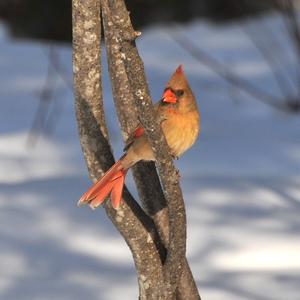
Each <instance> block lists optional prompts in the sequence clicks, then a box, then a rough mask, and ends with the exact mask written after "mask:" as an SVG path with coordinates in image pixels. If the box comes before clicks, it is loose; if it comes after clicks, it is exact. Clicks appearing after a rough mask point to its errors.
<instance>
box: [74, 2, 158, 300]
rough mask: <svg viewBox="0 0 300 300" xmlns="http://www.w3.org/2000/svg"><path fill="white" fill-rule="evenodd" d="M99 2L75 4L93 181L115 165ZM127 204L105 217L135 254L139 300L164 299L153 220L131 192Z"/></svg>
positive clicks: (79, 104)
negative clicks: (106, 109)
mask: <svg viewBox="0 0 300 300" xmlns="http://www.w3.org/2000/svg"><path fill="white" fill-rule="evenodd" d="M100 28H101V27H100V1H94V0H88V1H87V0H73V47H74V52H73V67H74V84H75V95H76V113H77V122H78V129H79V135H80V142H81V145H82V150H83V153H84V156H85V159H86V163H87V166H88V169H89V173H90V176H91V178H92V180H93V181H95V180H97V178H99V177H100V176H102V175H103V172H104V171H105V170H107V169H108V168H109V167H110V166H111V165H112V164H113V162H114V159H113V155H112V152H111V148H110V144H109V139H108V133H107V128H106V125H105V119H104V111H103V99H102V93H101V64H100V56H101V51H100ZM124 199H125V203H124V204H123V205H122V207H121V208H120V209H119V210H114V209H113V208H112V207H111V205H110V203H109V202H107V204H106V205H105V209H106V212H107V215H108V216H109V218H110V219H111V221H112V222H113V223H114V225H115V226H116V227H117V229H118V230H119V232H120V233H121V234H122V236H123V237H124V239H125V241H126V243H127V244H128V246H129V247H130V249H131V252H132V254H133V258H134V262H135V265H136V270H137V273H138V279H139V280H138V282H139V289H140V298H141V299H160V298H161V297H162V296H161V295H160V293H161V291H162V288H161V287H162V286H164V283H163V276H162V275H163V274H162V264H161V261H162V257H163V256H164V251H163V247H162V245H161V243H160V240H159V237H158V234H157V231H156V229H155V226H154V224H153V221H152V220H151V218H149V217H148V216H147V215H146V214H145V213H144V212H143V210H142V209H141V208H140V207H139V206H138V205H137V204H136V202H135V201H134V200H133V199H132V197H131V196H130V195H129V193H128V192H127V191H125V193H124Z"/></svg>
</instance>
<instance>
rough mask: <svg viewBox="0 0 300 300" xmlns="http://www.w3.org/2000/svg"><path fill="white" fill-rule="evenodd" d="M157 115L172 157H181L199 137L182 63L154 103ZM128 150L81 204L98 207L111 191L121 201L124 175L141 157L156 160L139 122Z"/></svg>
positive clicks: (195, 110) (116, 201)
mask: <svg viewBox="0 0 300 300" xmlns="http://www.w3.org/2000/svg"><path fill="white" fill-rule="evenodd" d="M154 110H155V114H156V117H157V118H159V120H160V121H161V127H162V131H163V133H164V135H165V138H166V141H167V143H168V146H169V148H170V152H171V154H172V156H173V157H179V156H180V155H182V154H183V153H184V152H185V151H186V150H187V149H189V148H190V147H191V146H192V145H193V144H194V143H195V141H196V139H197V136H198V133H199V120H200V116H199V112H198V108H197V104H196V100H195V97H194V95H193V92H192V90H191V88H190V86H189V84H188V82H187V79H186V77H185V75H184V73H183V68H182V65H180V66H179V67H178V68H177V69H176V71H175V72H174V74H173V75H172V77H171V79H170V81H169V82H168V83H167V85H166V88H165V90H164V93H163V97H162V99H161V100H160V101H159V102H158V103H156V105H155V106H154ZM124 151H125V154H124V155H123V156H122V157H121V158H120V160H118V161H117V162H116V163H115V164H114V165H113V166H112V167H111V168H110V169H109V170H108V171H107V172H106V173H105V174H104V176H103V177H102V178H101V179H100V180H99V181H97V182H96V183H95V184H94V185H93V186H92V187H91V188H90V189H89V190H88V191H87V192H85V193H84V194H83V195H82V197H81V198H80V200H79V202H78V205H81V204H86V203H87V204H89V205H90V207H92V208H96V207H98V206H99V205H100V204H102V202H103V201H104V200H105V199H106V198H107V196H108V195H109V194H110V193H111V203H112V206H113V207H114V208H115V209H117V208H118V207H119V205H120V203H121V199H122V192H123V186H124V182H125V176H126V173H127V171H128V169H129V168H130V167H132V166H133V165H134V164H136V163H137V162H138V161H141V160H145V161H151V160H155V158H154V155H153V152H152V149H151V146H150V144H149V142H148V139H147V136H146V134H145V133H144V128H143V127H141V126H138V127H137V128H136V130H135V131H134V132H133V133H132V134H131V135H130V137H129V139H128V141H127V143H126V146H125V149H124Z"/></svg>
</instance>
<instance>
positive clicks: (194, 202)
mask: <svg viewBox="0 0 300 300" xmlns="http://www.w3.org/2000/svg"><path fill="white" fill-rule="evenodd" d="M261 24H268V26H269V27H270V28H272V30H273V32H275V33H278V34H276V39H279V41H280V42H279V44H280V49H279V48H275V46H274V48H275V49H274V52H275V53H277V54H278V55H279V57H280V62H281V64H280V66H281V68H280V69H279V67H278V71H282V72H284V74H286V76H289V82H290V89H291V94H293V95H296V92H297V90H296V87H297V85H296V80H294V79H295V78H293V76H295V66H296V63H297V58H296V57H295V54H294V51H293V49H292V46H291V44H290V43H289V42H288V41H287V38H286V35H285V29H284V26H283V23H282V21H281V20H280V18H279V17H278V16H276V15H273V16H267V17H264V18H258V19H255V20H252V21H247V22H246V24H244V26H252V27H254V28H256V32H257V33H258V35H259V34H260V35H261V37H264V36H263V34H264V32H263V31H262V30H260V27H259V26H260V25H261ZM185 29H186V30H185V31H186V32H188V34H189V35H190V36H191V37H196V38H195V40H196V41H197V43H198V44H199V45H200V46H201V48H202V49H203V50H205V51H207V52H208V53H210V54H211V55H213V56H214V57H215V58H217V59H218V60H220V61H221V62H223V63H225V64H227V65H229V66H230V67H231V68H232V69H233V70H234V71H235V72H236V73H238V74H239V75H240V76H242V77H243V78H245V79H247V80H250V81H251V82H252V83H253V84H255V85H256V86H259V87H260V88H262V89H263V90H265V91H266V92H268V93H270V94H272V95H274V97H276V99H279V98H280V95H281V94H280V91H279V89H278V85H277V84H276V82H275V81H274V78H273V76H272V74H271V72H270V69H269V67H268V66H267V65H266V63H265V62H264V60H263V59H262V57H261V56H260V55H259V53H258V52H257V49H255V47H254V46H253V44H252V43H251V41H249V39H247V37H246V36H245V34H244V32H243V31H242V30H241V29H240V26H239V25H237V24H229V25H224V26H222V27H220V26H216V25H212V24H209V23H205V22H200V21H195V22H192V23H190V24H188V25H186V27H185ZM172 30H174V29H173V28H165V27H154V28H150V29H148V30H146V31H145V32H144V34H143V36H142V38H141V39H140V40H139V42H138V46H139V49H140V53H141V55H142V57H143V59H144V61H145V67H146V72H147V75H148V79H149V84H150V87H151V91H152V96H153V98H154V99H158V98H159V97H160V95H161V91H162V89H163V86H164V84H165V83H166V82H167V81H168V78H169V76H170V74H171V73H172V71H173V70H174V69H175V68H176V67H177V66H178V65H179V64H180V63H183V64H184V67H185V70H186V73H187V76H188V78H189V79H190V82H191V86H192V87H193V90H194V92H195V94H196V95H197V99H198V103H199V106H200V108H201V113H202V133H201V137H200V138H199V140H198V141H197V143H196V144H195V146H194V147H193V148H192V149H191V150H190V151H188V152H187V153H186V154H185V156H184V157H182V158H181V159H180V160H179V161H178V162H177V165H178V168H179V169H180V170H181V174H182V188H183V191H184V195H185V200H186V206H187V218H188V260H189V262H190V265H191V268H192V271H193V273H194V276H195V278H196V281H197V285H198V287H199V289H200V292H201V295H202V298H203V299H206V300H218V299H223V300H227V299H230V300H250V299H251V300H282V299H289V300H298V299H300V288H299V282H300V235H299V233H300V218H299V214H300V134H299V132H300V130H299V129H300V118H299V115H288V114H286V113H283V112H279V111H276V110H274V109H273V108H271V107H269V106H266V105H265V104H263V103H260V102H257V101H256V100H255V99H252V98H251V97H250V96H247V95H245V94H244V93H242V92H240V91H239V90H238V89H236V88H234V87H231V86H229V85H228V84H227V83H225V82H224V81H223V80H222V79H220V78H219V77H218V76H217V75H216V74H215V73H213V72H212V71H211V70H209V69H208V68H207V67H205V66H203V65H202V64H200V63H199V62H198V61H196V60H194V59H193V58H191V57H190V56H189V55H188V54H187V53H186V52H185V51H184V50H183V49H181V48H180V47H179V46H178V45H177V44H176V43H175V42H174V41H173V40H172V39H171V38H170V36H169V35H168V32H170V31H172ZM270 40H271V42H272V43H274V37H273V39H272V38H271V37H270ZM271 42H270V43H271ZM277 44H278V43H277ZM157 45H159V47H158V46H157ZM272 45H273V44H272ZM52 47H54V48H55V51H56V53H58V55H59V58H60V61H61V63H62V64H63V66H64V68H65V69H66V70H67V72H68V76H69V77H70V80H71V76H72V75H71V74H72V73H71V70H72V66H71V50H70V49H69V48H68V47H64V46H58V45H52ZM48 50H49V45H45V44H39V43H33V42H28V41H15V40H11V39H9V37H8V36H7V34H6V33H5V30H4V29H3V28H1V27H0V54H1V55H0V97H1V100H2V103H1V110H0V165H1V168H0V208H1V209H0V241H1V242H0V265H1V268H0V298H1V299H4V300H27V299H28V300H41V299H42V300H50V299H51V300H52V299H55V300H61V299H64V300H68V299H70V300H74V299H75V300H83V299H90V300H93V299H97V300H104V299H105V300H116V299H123V300H126V299H128V300H129V299H137V294H138V288H137V281H136V278H135V270H134V266H133V262H132V258H131V254H130V252H129V250H128V248H127V246H126V244H125V242H124V241H123V240H122V238H121V237H120V236H119V234H118V232H117V231H116V230H115V229H114V227H113V225H111V224H110V222H109V221H108V220H107V217H106V216H105V214H104V212H103V210H102V209H98V210H96V211H92V210H90V209H89V208H77V207H76V203H77V200H78V198H79V197H80V195H81V194H82V192H83V191H84V190H85V189H86V188H87V187H88V186H89V184H90V181H89V179H88V175H87V171H86V167H85V164H84V160H83V157H82V153H81V148H80V144H79V141H78V135H77V129H76V122H75V115H74V104H73V94H72V91H71V90H70V89H69V88H68V87H67V86H66V84H65V83H64V82H63V81H62V80H61V79H59V77H57V78H56V79H55V80H52V81H51V86H53V87H54V98H55V100H54V101H53V102H51V103H50V104H49V114H48V115H47V117H48V120H51V118H52V120H53V119H54V121H55V122H54V124H52V132H51V134H50V133H49V134H46V135H43V136H40V137H39V138H38V139H37V140H36V143H35V144H34V146H31V147H30V146H28V133H29V130H30V127H31V125H32V122H33V119H34V115H35V112H36V110H37V106H38V103H39V100H38V97H39V94H40V93H41V90H42V87H43V85H44V82H45V78H46V72H47V63H48V62H47V56H46V54H47V52H48ZM285 53H288V55H283V54H285ZM282 68H283V69H282ZM105 69H107V67H106V66H105ZM293 80H294V82H293ZM104 89H105V100H106V109H107V111H108V116H109V120H108V123H109V126H110V132H111V136H112V141H113V145H114V149H115V153H116V155H121V153H122V142H121V138H120V133H119V131H118V127H117V125H115V124H116V122H115V117H114V116H113V113H114V110H113V106H112V104H111V93H110V86H109V81H108V77H107V74H106V73H105V78H104ZM276 101H279V100H276ZM53 116H56V117H55V118H53ZM128 181H129V188H130V189H131V190H133V191H134V188H133V184H132V181H131V180H130V179H129V180H128Z"/></svg>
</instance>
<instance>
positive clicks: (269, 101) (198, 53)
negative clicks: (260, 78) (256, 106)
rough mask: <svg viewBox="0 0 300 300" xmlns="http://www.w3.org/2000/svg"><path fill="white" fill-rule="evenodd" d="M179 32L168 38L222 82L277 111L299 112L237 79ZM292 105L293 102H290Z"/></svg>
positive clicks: (171, 33) (170, 33) (245, 81)
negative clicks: (220, 78) (222, 80)
mask: <svg viewBox="0 0 300 300" xmlns="http://www.w3.org/2000/svg"><path fill="white" fill-rule="evenodd" d="M180 31H181V30H179V29H177V30H176V31H172V32H171V31H169V32H168V36H169V37H170V38H171V39H172V40H174V41H175V42H176V43H177V44H178V45H179V46H180V47H181V48H183V49H184V50H185V51H187V52H188V53H189V54H190V55H191V56H193V57H194V58H195V59H196V60H198V61H200V62H201V63H203V64H205V65H206V66H208V67H209V68H210V69H211V70H212V71H214V72H215V73H216V74H217V75H219V76H220V77H222V78H223V79H224V80H226V81H227V82H229V83H230V84H232V85H234V86H236V87H238V88H239V89H241V90H242V91H244V92H245V93H247V94H248V95H250V96H252V97H253V98H254V99H256V100H257V101H260V102H263V103H264V104H266V105H269V106H271V107H273V108H275V109H277V110H280V111H284V112H287V113H297V112H298V111H300V106H299V108H298V106H297V105H296V107H294V106H291V105H290V103H289V102H283V101H282V100H281V99H280V98H279V99H276V97H275V96H273V95H270V94H269V93H267V92H265V91H262V90H261V89H259V88H258V87H256V86H254V85H253V84H251V83H250V82H249V81H247V80H244V79H242V78H240V77H238V76H237V75H236V74H235V73H234V72H233V71H231V70H230V69H229V68H227V67H226V66H225V65H224V64H222V63H221V62H219V61H217V60H216V59H214V58H213V57H212V56H210V55H209V54H208V53H206V52H205V51H203V50H202V49H200V48H199V47H198V46H197V45H196V44H195V42H194V41H192V40H191V39H190V38H189V37H187V36H186V35H184V34H183V33H180ZM292 103H293V102H292Z"/></svg>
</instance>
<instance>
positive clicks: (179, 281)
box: [73, 0, 200, 300]
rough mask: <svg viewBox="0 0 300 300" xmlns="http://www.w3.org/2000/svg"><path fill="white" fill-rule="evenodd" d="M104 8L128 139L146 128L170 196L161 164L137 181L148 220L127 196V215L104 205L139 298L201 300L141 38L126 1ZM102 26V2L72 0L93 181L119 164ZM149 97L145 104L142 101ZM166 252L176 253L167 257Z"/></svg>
mask: <svg viewBox="0 0 300 300" xmlns="http://www.w3.org/2000/svg"><path fill="white" fill-rule="evenodd" d="M102 9H103V12H104V13H103V16H104V18H103V23H104V35H105V41H106V49H107V56H108V62H109V71H110V75H111V81H112V88H113V95H114V100H115V105H116V108H117V113H118V117H119V120H120V125H121V129H122V133H123V137H124V139H126V138H127V137H128V134H129V133H130V132H132V130H133V129H134V128H135V126H136V124H137V123H138V121H141V122H142V124H143V125H144V126H145V129H146V132H147V133H148V135H149V138H150V139H152V140H153V147H154V151H155V153H157V154H156V155H157V158H158V159H159V161H160V162H159V163H158V167H159V170H160V176H161V180H162V183H163V189H164V192H165V193H163V191H162V188H161V185H160V179H159V177H158V175H157V172H156V169H155V167H154V164H153V163H144V164H139V165H138V166H137V167H136V168H135V170H134V174H135V179H136V181H137V186H138V190H139V195H140V198H141V200H142V203H143V204H144V208H145V210H146V212H147V213H148V215H146V214H145V213H144V211H143V210H142V209H141V208H140V207H139V206H138V205H137V203H136V202H135V201H134V199H133V198H132V196H131V195H130V194H129V192H128V191H127V190H126V191H125V192H124V194H123V197H124V200H125V203H124V204H123V205H122V206H121V208H120V209H119V210H117V211H115V210H114V209H112V207H111V205H110V204H109V203H108V204H105V209H106V212H107V214H108V216H109V217H110V219H111V220H112V222H113V223H114V224H115V226H116V227H117V229H118V230H119V231H120V233H121V234H122V236H123V237H124V239H125V241H126V242H127V244H128V245H129V247H130V249H131V251H132V254H133V257H134V261H135V265H136V270H137V274H138V278H139V290H140V299H175V297H176V299H180V300H182V299H190V300H193V299H195V300H196V299H200V297H199V295H198V291H197V287H196V285H195V282H194V280H193V277H192V274H191V272H190V269H189V266H188V263H187V261H186V258H185V240H186V233H185V228H186V224H185V211H184V204H183V199H182V194H181V190H180V188H179V186H178V180H177V171H176V170H175V168H174V166H173V162H172V159H171V157H170V155H169V154H168V147H167V144H166V143H165V140H164V137H163V135H162V133H161V130H160V126H159V125H158V124H157V123H156V120H154V118H153V108H152V102H151V99H150V96H149V91H148V88H147V83H146V81H145V77H144V70H143V64H142V61H141V59H140V57H139V55H138V52H137V50H136V47H135V44H134V39H135V38H136V36H137V34H136V33H135V32H134V31H133V29H132V26H131V23H130V19H129V16H128V12H127V10H126V7H125V5H124V2H123V1H120V0H116V1H113V0H110V1H108V0H102ZM105 12H106V13H105ZM112 16H113V17H112ZM100 25H101V24H100V0H89V1H84V0H73V46H74V56H73V59H74V83H75V88H76V112H77V121H78V127H79V133H80V140H81V144H82V148H83V152H84V155H85V158H86V162H87V166H88V169H89V172H90V175H91V178H92V179H93V180H94V181H95V180H96V179H97V178H99V177H100V176H102V175H103V171H105V170H107V169H108V168H109V167H110V166H111V165H112V163H113V162H114V159H113V155H112V153H111V148H110V144H109V139H108V134H107V128H106V125H105V119H104V111H103V99H102V93H101V64H100V56H101V55H100V54H101V51H100V50H101V49H100V28H101V26H100ZM132 66H133V67H134V68H135V69H132ZM135 70H137V71H138V73H137V74H135ZM137 75H138V81H137V82H136V80H135V76H137ZM141 89H142V94H140V91H141ZM143 95H144V96H145V97H146V98H145V99H146V101H144V99H142V98H141V97H143ZM141 100H143V101H141ZM137 102H138V105H137ZM140 102H142V104H140ZM139 106H140V107H139ZM144 107H146V109H145V108H144ZM137 108H138V109H137ZM149 113H150V120H149V115H148V114H149ZM138 115H140V116H141V118H138V117H137V116H138ZM153 124H154V125H153ZM150 125H151V126H150ZM153 138H154V139H153ZM161 143H163V144H162V145H161ZM155 148H156V150H155ZM165 167H167V169H165ZM169 176H171V177H169ZM153 191H155V193H153ZM167 204H168V205H167ZM169 212H170V215H172V216H171V217H170V218H169ZM149 216H151V218H150V217H149ZM169 225H170V228H172V229H171V230H170V231H169ZM178 228H181V230H178ZM169 241H170V242H169ZM163 245H164V246H166V247H168V248H169V250H168V252H167V253H168V254H167V258H166V256H165V254H166V252H165V248H164V247H163Z"/></svg>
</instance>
